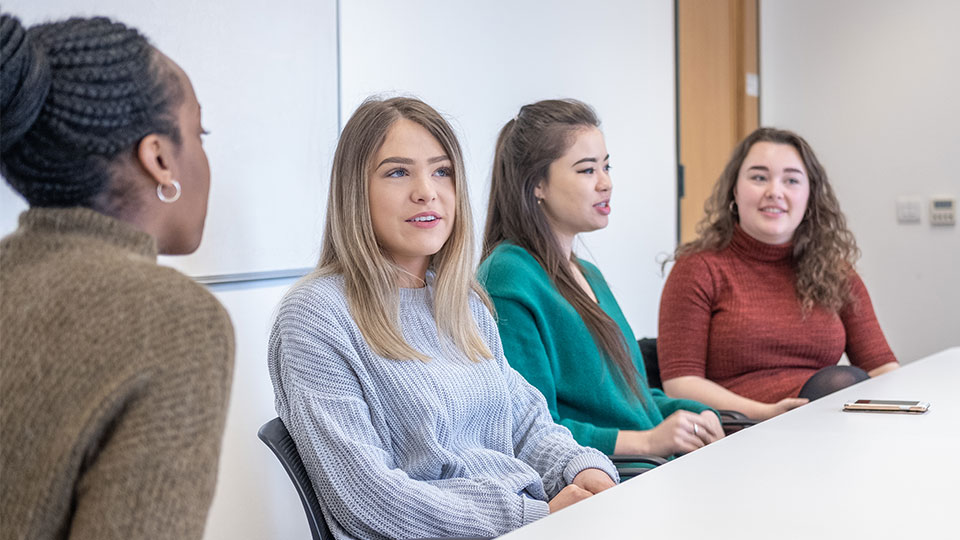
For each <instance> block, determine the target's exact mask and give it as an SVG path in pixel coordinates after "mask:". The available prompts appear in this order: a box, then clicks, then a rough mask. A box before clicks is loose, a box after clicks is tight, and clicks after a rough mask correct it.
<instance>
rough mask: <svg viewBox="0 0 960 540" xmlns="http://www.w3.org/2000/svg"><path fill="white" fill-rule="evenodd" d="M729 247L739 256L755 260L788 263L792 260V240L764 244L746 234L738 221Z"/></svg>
mask: <svg viewBox="0 0 960 540" xmlns="http://www.w3.org/2000/svg"><path fill="white" fill-rule="evenodd" d="M730 249H732V250H733V251H734V253H737V254H738V255H740V256H743V257H746V258H749V259H753V260H755V261H761V262H770V263H775V262H786V263H789V262H792V260H793V242H787V243H786V244H780V245H771V244H765V243H763V242H761V241H759V240H757V239H756V238H754V237H752V236H750V235H749V234H747V233H746V231H744V230H743V228H741V227H740V224H739V223H738V224H736V225H735V226H734V229H733V238H732V239H731V240H730Z"/></svg>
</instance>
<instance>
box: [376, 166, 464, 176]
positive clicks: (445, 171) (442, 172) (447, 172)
mask: <svg viewBox="0 0 960 540" xmlns="http://www.w3.org/2000/svg"><path fill="white" fill-rule="evenodd" d="M404 176H410V171H408V170H407V169H404V168H398V169H392V170H391V171H389V172H387V178H402V177H404ZM432 176H441V177H448V176H453V169H451V168H450V167H440V168H439V169H437V170H435V171H433V174H432Z"/></svg>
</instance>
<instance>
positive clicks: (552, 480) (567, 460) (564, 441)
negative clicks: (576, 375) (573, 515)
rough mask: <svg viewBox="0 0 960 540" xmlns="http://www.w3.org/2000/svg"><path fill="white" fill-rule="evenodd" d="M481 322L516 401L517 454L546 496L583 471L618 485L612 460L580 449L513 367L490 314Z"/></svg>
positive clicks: (514, 425)
mask: <svg viewBox="0 0 960 540" xmlns="http://www.w3.org/2000/svg"><path fill="white" fill-rule="evenodd" d="M478 322H479V326H480V328H481V332H483V333H484V335H485V338H486V341H487V343H488V344H490V345H491V347H490V350H491V352H493V354H494V357H495V359H496V361H497V362H499V363H500V365H501V366H502V369H503V374H504V378H505V380H506V382H507V388H508V389H509V391H510V395H511V397H512V398H513V402H512V409H513V446H514V452H515V453H516V456H517V458H518V459H520V460H521V461H523V462H525V463H527V464H528V465H530V466H531V467H533V468H534V470H536V471H537V472H538V473H539V474H540V477H541V478H543V487H544V490H545V491H546V492H547V496H548V497H550V498H551V499H552V498H553V497H554V496H555V495H556V494H557V493H559V492H560V490H561V489H563V488H564V487H566V486H567V485H569V484H571V483H572V482H573V479H574V478H575V477H576V476H577V475H578V474H580V472H581V471H583V470H584V469H590V468H593V469H600V470H602V471H604V472H605V473H607V474H608V475H609V476H610V478H612V479H613V480H614V481H615V482H616V481H619V475H618V473H617V469H616V467H614V466H613V463H611V462H610V459H609V458H607V456H605V455H603V453H601V452H600V451H598V450H596V449H594V448H590V447H586V446H581V445H580V444H578V442H577V441H576V440H574V437H573V436H572V435H571V433H570V430H569V429H568V428H566V427H565V426H562V425H557V423H555V422H554V420H553V418H554V416H553V415H552V414H551V412H550V410H549V409H548V406H547V401H546V399H545V398H544V396H543V394H542V393H541V392H540V391H539V390H538V389H537V388H535V387H534V386H533V385H532V384H530V383H529V382H527V380H526V379H524V378H523V377H522V376H521V375H520V374H519V373H518V372H517V371H516V370H514V369H513V368H512V367H510V365H509V364H508V363H507V360H506V358H504V355H503V347H502V342H501V339H500V336H499V332H498V326H497V324H496V323H495V322H494V320H493V316H492V315H490V312H488V311H486V310H483V312H482V313H481V314H480V320H479V321H478ZM541 349H542V345H541ZM544 356H545V355H544Z"/></svg>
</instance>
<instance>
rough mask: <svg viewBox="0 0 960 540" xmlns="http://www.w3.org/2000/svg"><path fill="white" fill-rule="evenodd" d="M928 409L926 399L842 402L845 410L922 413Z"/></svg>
mask: <svg viewBox="0 0 960 540" xmlns="http://www.w3.org/2000/svg"><path fill="white" fill-rule="evenodd" d="M929 409H930V404H929V403H927V402H926V401H896V400H889V399H858V400H856V401H848V402H846V403H844V404H843V410H845V411H863V412H893V413H912V414H922V413H925V412H927V410H929Z"/></svg>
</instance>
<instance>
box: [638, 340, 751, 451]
mask: <svg viewBox="0 0 960 540" xmlns="http://www.w3.org/2000/svg"><path fill="white" fill-rule="evenodd" d="M637 345H639V346H640V354H641V355H642V356H643V366H644V367H645V368H646V371H647V384H648V385H649V386H650V388H659V389H661V390H663V381H662V380H660V360H659V358H658V357H657V338H643V339H638V340H637ZM717 412H718V413H720V424H721V425H722V426H723V432H724V433H725V434H727V435H730V434H731V433H736V432H738V431H740V430H741V429H745V428H748V427H750V426H752V425H754V424H756V423H757V421H756V420H753V419H751V418H749V417H748V416H747V415H745V414H743V413H742V412H739V411H729V410H719V411H717Z"/></svg>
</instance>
